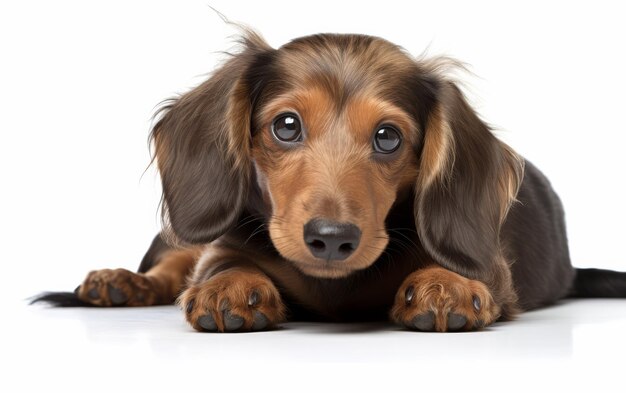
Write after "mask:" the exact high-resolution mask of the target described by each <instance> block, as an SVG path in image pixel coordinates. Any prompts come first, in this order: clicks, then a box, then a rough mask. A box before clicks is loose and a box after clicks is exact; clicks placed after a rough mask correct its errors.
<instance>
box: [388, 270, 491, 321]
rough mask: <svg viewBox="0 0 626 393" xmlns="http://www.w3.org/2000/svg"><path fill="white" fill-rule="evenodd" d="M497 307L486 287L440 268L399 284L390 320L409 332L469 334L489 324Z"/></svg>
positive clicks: (412, 276) (420, 273)
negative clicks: (458, 332) (460, 332)
mask: <svg viewBox="0 0 626 393" xmlns="http://www.w3.org/2000/svg"><path fill="white" fill-rule="evenodd" d="M499 314H500V307H498V305H497V304H495V302H494V301H493V297H492V296H491V293H490V292H489V289H488V288H487V286H486V285H485V284H483V283H482V282H480V281H476V280H470V279H467V278H465V277H463V276H460V275H458V274H456V273H454V272H451V271H449V270H446V269H443V268H440V267H431V268H426V269H422V270H418V271H416V272H413V273H411V274H410V275H409V276H408V277H407V278H406V279H405V280H404V282H403V283H402V285H401V286H400V289H399V290H398V293H397V294H396V298H395V303H394V306H393V308H392V309H391V319H392V320H393V321H394V322H396V323H398V324H400V325H402V326H405V327H407V328H409V329H411V330H421V331H437V332H450V331H468V330H478V329H482V328H483V327H485V326H487V325H490V324H492V323H493V322H494V321H496V320H497V319H498V317H499Z"/></svg>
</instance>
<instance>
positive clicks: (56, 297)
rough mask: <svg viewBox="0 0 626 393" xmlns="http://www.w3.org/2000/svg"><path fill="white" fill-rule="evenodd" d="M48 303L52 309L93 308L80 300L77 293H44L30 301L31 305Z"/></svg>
mask: <svg viewBox="0 0 626 393" xmlns="http://www.w3.org/2000/svg"><path fill="white" fill-rule="evenodd" d="M39 302H41V303H47V304H49V305H50V306H52V307H93V304H91V303H87V302H84V301H82V300H80V299H79V298H78V295H77V294H76V292H44V293H41V294H39V295H37V296H35V297H33V298H31V299H30V304H34V303H39Z"/></svg>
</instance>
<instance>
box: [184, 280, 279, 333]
mask: <svg viewBox="0 0 626 393" xmlns="http://www.w3.org/2000/svg"><path fill="white" fill-rule="evenodd" d="M179 304H180V305H181V306H182V309H183V310H184V311H185V317H186V318H187V322H189V324H191V326H193V328H194V329H196V330H198V331H209V332H234V331H257V330H266V329H271V328H272V327H274V326H276V324H278V323H280V322H282V321H283V320H284V318H285V306H284V305H283V303H282V301H281V299H280V294H279V293H278V290H277V289H276V287H275V286H274V284H273V283H272V281H271V280H270V279H269V278H268V277H267V276H265V275H263V274H261V273H258V272H251V271H247V270H239V269H233V270H226V271H223V272H220V273H218V274H217V275H215V276H213V277H211V278H210V279H209V280H207V281H205V282H203V283H201V284H197V285H192V286H190V287H189V288H187V289H186V290H185V291H184V292H183V293H182V295H181V296H180V298H179Z"/></svg>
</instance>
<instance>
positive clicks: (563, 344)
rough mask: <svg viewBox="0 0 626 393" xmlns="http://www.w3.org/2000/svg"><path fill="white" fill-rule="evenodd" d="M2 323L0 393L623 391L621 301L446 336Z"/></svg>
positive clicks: (31, 310) (72, 319) (99, 313)
mask: <svg viewBox="0 0 626 393" xmlns="http://www.w3.org/2000/svg"><path fill="white" fill-rule="evenodd" d="M3 320H4V322H3V324H4V327H3V328H2V330H3V333H2V337H1V344H2V347H1V348H2V351H1V352H2V354H1V355H0V356H1V359H2V368H1V369H2V371H1V372H2V374H4V376H3V377H2V378H0V391H2V392H12V391H28V392H35V391H44V390H45V391H64V392H71V391H83V390H84V391H86V392H94V391H107V392H111V391H121V392H124V391H130V390H132V391H133V392H135V391H142V392H143V391H183V390H193V391H203V392H204V391H207V392H211V391H221V390H228V391H230V392H239V391H241V392H247V391H254V392H258V391H320V390H322V391H339V390H342V391H345V390H348V391H359V392H361V391H383V392H386V391H388V390H396V389H407V390H410V391H416V392H421V391H425V390H432V389H438V390H439V391H455V392H456V391H458V390H459V389H461V390H463V391H495V390H497V391H529V389H533V390H536V391H555V392H557V391H558V392H560V391H564V390H563V389H565V388H567V389H569V391H573V390H571V389H574V391H576V390H578V389H581V390H587V391H590V390H589V389H591V391H598V390H597V389H599V388H605V389H609V390H604V391H625V390H624V389H626V386H624V384H623V383H620V381H621V380H623V373H624V371H625V370H624V369H625V367H624V366H625V365H626V364H625V362H624V355H625V354H626V300H567V301H564V302H562V303H561V304H559V305H556V306H553V307H549V308H545V309H541V310H537V311H533V312H528V313H525V314H523V315H521V316H520V318H519V319H518V320H517V321H514V322H507V323H498V324H496V325H494V326H492V327H490V328H488V329H486V330H485V331H481V332H474V333H448V334H441V333H418V332H408V331H403V330H401V329H398V328H396V327H395V326H393V325H391V324H386V323H368V324H320V323H287V324H284V325H283V326H282V328H281V329H279V330H276V331H271V332H259V333H245V334H241V333H240V334H232V333H230V334H216V333H197V332H194V331H193V330H192V329H191V328H190V327H189V326H187V325H186V323H185V322H184V320H183V316H182V313H181V312H180V310H178V309H177V308H176V307H174V306H162V307H151V308H114V309H97V308H93V309H91V308H89V309H85V308H82V309H52V308H47V307H41V306H26V305H25V304H23V303H16V304H12V305H7V306H6V307H5V313H4V318H3ZM3 385H5V386H4V387H3ZM42 389H43V390H42ZM137 389H139V390H137Z"/></svg>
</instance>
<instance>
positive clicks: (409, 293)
mask: <svg viewBox="0 0 626 393" xmlns="http://www.w3.org/2000/svg"><path fill="white" fill-rule="evenodd" d="M413 296H415V287H414V286H413V285H411V286H409V287H408V288H407V289H406V291H405V292H404V301H405V302H406V304H411V301H412V300H413Z"/></svg>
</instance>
